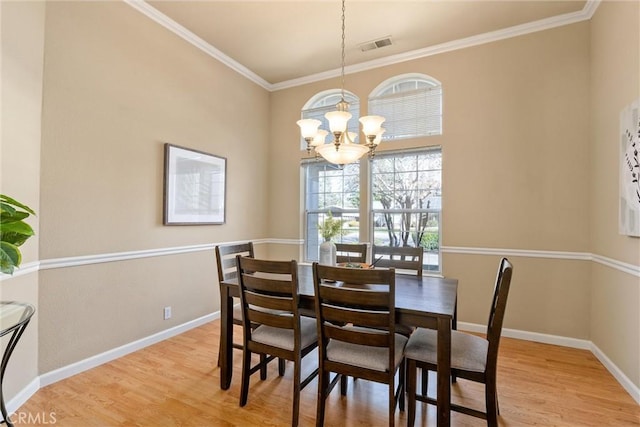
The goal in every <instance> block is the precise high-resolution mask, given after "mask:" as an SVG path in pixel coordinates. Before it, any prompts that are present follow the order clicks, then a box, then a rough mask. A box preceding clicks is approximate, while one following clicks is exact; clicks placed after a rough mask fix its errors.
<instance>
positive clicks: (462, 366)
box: [405, 258, 513, 427]
mask: <svg viewBox="0 0 640 427" xmlns="http://www.w3.org/2000/svg"><path fill="white" fill-rule="evenodd" d="M512 272H513V266H512V265H511V263H510V262H509V260H508V259H507V258H502V259H501V260H500V266H499V268H498V273H497V277H496V282H495V288H494V292H493V300H492V302H491V309H490V311H489V322H488V324H487V333H486V337H480V336H477V335H472V334H468V333H464V332H459V331H455V330H454V331H452V336H451V373H452V376H453V378H454V379H455V378H456V377H457V378H464V379H467V380H470V381H475V382H478V383H482V384H484V385H485V406H486V408H485V412H481V411H478V410H476V409H472V408H468V407H464V406H460V405H455V404H453V403H452V404H451V410H453V411H457V412H461V413H464V414H467V415H472V416H474V417H479V418H483V419H486V420H487V425H488V426H489V427H496V426H497V425H498V414H499V413H500V410H499V408H498V392H497V385H496V372H497V365H498V346H499V344H500V335H501V334H502V323H503V320H504V313H505V309H506V306H507V296H508V295H509V287H510V285H511V275H512ZM437 347H438V339H437V332H436V331H434V330H430V329H423V328H418V329H416V331H415V332H414V333H413V334H412V335H411V338H409V342H408V343H407V346H406V348H405V357H406V360H407V398H408V400H409V402H408V405H409V410H408V412H409V413H408V415H407V426H413V424H414V422H415V414H416V400H419V401H421V402H425V403H430V404H432V405H435V404H436V403H437V400H436V399H433V398H430V397H428V396H427V392H426V389H423V392H422V395H417V394H416V369H417V367H420V368H422V369H423V370H424V369H426V370H429V371H437V367H438V364H437V360H438V359H437Z"/></svg>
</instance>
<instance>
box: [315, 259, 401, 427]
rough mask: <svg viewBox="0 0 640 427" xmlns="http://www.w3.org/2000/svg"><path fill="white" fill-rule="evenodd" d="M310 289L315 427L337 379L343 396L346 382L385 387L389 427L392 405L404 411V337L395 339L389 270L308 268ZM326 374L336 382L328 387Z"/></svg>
mask: <svg viewBox="0 0 640 427" xmlns="http://www.w3.org/2000/svg"><path fill="white" fill-rule="evenodd" d="M313 284H314V291H315V295H316V298H315V305H316V320H317V325H318V359H319V362H318V365H319V369H320V372H319V374H318V402H317V416H316V426H323V425H324V413H325V406H326V399H327V397H328V395H329V393H331V390H333V388H334V387H335V385H336V383H337V382H338V380H339V379H340V380H341V383H342V387H341V392H342V394H343V395H344V394H346V379H347V377H349V376H352V377H354V378H361V379H364V380H369V381H375V382H378V383H383V384H387V385H388V387H389V425H390V426H393V425H394V419H395V408H396V405H397V404H398V403H399V405H400V410H401V411H402V410H404V370H405V369H404V361H403V356H402V353H403V351H404V346H405V344H406V343H407V338H406V337H405V336H403V335H401V334H396V333H395V270H394V269H393V268H391V269H355V268H342V267H331V266H326V265H320V264H318V263H315V262H314V263H313ZM354 324H357V325H358V326H353V325H354ZM398 371H400V375H399V382H398V386H397V388H396V386H395V377H396V373H397V372H398ZM331 372H334V373H336V376H335V377H334V378H333V380H331V381H330V373H331Z"/></svg>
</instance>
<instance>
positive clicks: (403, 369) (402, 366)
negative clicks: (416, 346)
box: [398, 359, 407, 412]
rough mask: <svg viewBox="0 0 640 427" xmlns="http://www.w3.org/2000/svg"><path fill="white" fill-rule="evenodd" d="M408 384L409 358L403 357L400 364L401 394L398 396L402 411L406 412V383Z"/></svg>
mask: <svg viewBox="0 0 640 427" xmlns="http://www.w3.org/2000/svg"><path fill="white" fill-rule="evenodd" d="M406 384H407V360H406V359H403V360H402V363H401V364H400V384H399V386H400V396H398V400H399V406H400V412H404V393H405V391H406V387H405V385H406Z"/></svg>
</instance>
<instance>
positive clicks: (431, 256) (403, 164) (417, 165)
mask: <svg viewBox="0 0 640 427" xmlns="http://www.w3.org/2000/svg"><path fill="white" fill-rule="evenodd" d="M441 157H442V156H441V151H440V150H439V149H437V150H434V149H427V150H424V151H417V152H416V151H414V152H411V153H402V152H399V153H390V154H386V153H384V154H379V155H378V156H376V157H374V159H373V161H372V167H371V182H372V190H371V192H372V200H373V209H372V210H373V212H372V213H373V224H372V234H371V235H372V236H373V244H375V245H387V246H413V247H417V246H420V247H422V248H424V250H425V258H424V268H425V269H427V270H429V271H433V272H438V271H440V210H441V205H442V204H441V191H442V172H441V165H442V162H441Z"/></svg>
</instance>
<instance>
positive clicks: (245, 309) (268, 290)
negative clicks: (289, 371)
mask: <svg viewBox="0 0 640 427" xmlns="http://www.w3.org/2000/svg"><path fill="white" fill-rule="evenodd" d="M236 261H237V270H238V272H239V275H240V277H239V285H240V302H241V305H242V314H243V317H242V318H243V323H244V325H243V326H244V336H245V345H246V343H247V342H251V332H252V331H251V329H252V328H251V327H250V326H252V325H253V326H254V328H255V325H267V326H271V327H274V328H283V329H291V330H293V331H294V336H298V337H299V336H300V314H299V311H298V306H299V295H298V264H297V262H296V261H295V260H291V261H271V260H261V259H255V258H249V257H243V256H240V255H237V256H236ZM298 344H299V342H298ZM256 351H264V349H263V350H256Z"/></svg>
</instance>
